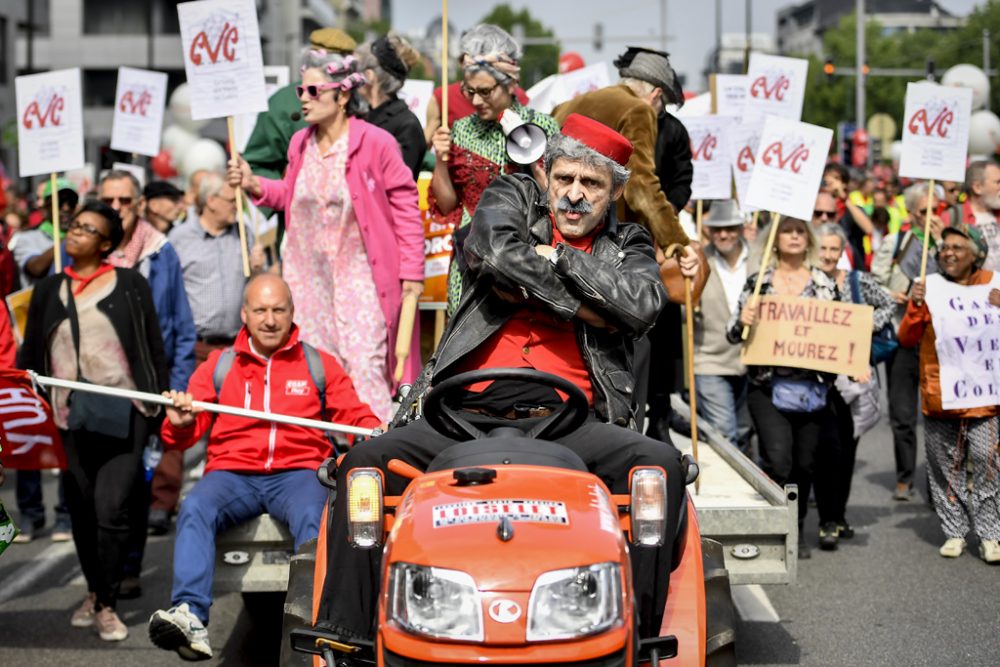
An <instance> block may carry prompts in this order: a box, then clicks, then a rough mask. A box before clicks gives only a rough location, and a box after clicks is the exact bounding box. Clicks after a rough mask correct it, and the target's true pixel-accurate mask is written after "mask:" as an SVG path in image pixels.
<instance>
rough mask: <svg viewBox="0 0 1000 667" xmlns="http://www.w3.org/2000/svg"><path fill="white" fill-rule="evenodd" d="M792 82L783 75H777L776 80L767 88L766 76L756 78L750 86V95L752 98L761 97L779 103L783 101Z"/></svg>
mask: <svg viewBox="0 0 1000 667" xmlns="http://www.w3.org/2000/svg"><path fill="white" fill-rule="evenodd" d="M791 85H792V82H791V81H789V79H788V77H786V76H785V75H784V74H779V75H778V78H777V79H776V80H775V81H774V82H773V83H772V84H771V85H770V86H769V85H768V83H767V77H766V76H759V77H757V78H756V79H755V80H754V82H753V83H752V84H750V95H752V96H753V97H763V98H764V99H765V100H769V99H771V98H772V97H773V98H774V99H776V100H777V101H779V102H781V101H783V100H784V99H785V92H786V91H787V90H788V89H789V88H790V87H791Z"/></svg>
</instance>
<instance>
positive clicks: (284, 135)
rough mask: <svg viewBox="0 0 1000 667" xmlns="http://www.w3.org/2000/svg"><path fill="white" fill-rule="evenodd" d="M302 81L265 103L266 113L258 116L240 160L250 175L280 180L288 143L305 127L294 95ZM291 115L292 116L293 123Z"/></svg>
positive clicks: (300, 106) (285, 162) (292, 84)
mask: <svg viewBox="0 0 1000 667" xmlns="http://www.w3.org/2000/svg"><path fill="white" fill-rule="evenodd" d="M300 83H301V81H296V82H294V83H291V84H289V85H287V86H285V87H284V88H281V89H279V90H278V91H277V92H275V93H274V94H273V95H271V98H270V99H269V100H268V101H267V113H262V114H260V115H258V116H257V125H256V126H255V127H254V129H253V133H251V134H250V140H249V141H248V142H247V147H246V150H245V151H243V159H245V160H246V161H247V162H248V163H249V164H250V168H251V169H252V170H253V173H255V174H257V175H258V176H263V177H265V178H278V179H280V178H281V177H282V175H283V174H284V173H285V167H286V166H287V165H288V142H289V141H291V140H292V135H293V134H295V133H296V132H298V131H299V130H301V129H302V128H303V127H305V126H306V122H305V121H304V120H302V118H301V114H302V104H301V102H299V98H298V96H296V94H295V86H297V85H299V84H300ZM292 114H295V118H298V120H293V116H292Z"/></svg>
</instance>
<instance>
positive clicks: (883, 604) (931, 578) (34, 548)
mask: <svg viewBox="0 0 1000 667" xmlns="http://www.w3.org/2000/svg"><path fill="white" fill-rule="evenodd" d="M920 458H921V467H920V470H919V473H918V479H920V480H921V482H920V483H919V484H918V488H919V493H918V494H917V496H916V497H915V498H914V500H913V501H912V502H909V503H899V502H894V501H892V500H891V499H890V491H891V488H892V486H893V484H894V483H895V477H894V473H893V461H892V448H891V436H890V434H889V429H888V426H887V425H885V424H884V423H883V424H881V425H879V427H877V428H876V429H875V430H874V431H873V432H871V433H870V434H869V435H868V436H867V437H866V438H864V440H863V441H862V443H861V446H860V448H859V451H858V468H857V473H856V475H855V483H854V491H853V495H852V501H851V505H850V510H849V520H850V521H851V522H852V524H853V525H854V527H855V529H856V530H857V535H856V536H855V538H854V539H853V540H850V541H842V542H841V546H840V549H839V550H838V551H836V552H832V553H831V552H823V551H819V550H818V549H816V548H814V549H813V557H812V558H811V559H810V560H806V561H801V562H800V563H799V571H798V582H797V583H796V584H795V585H792V586H787V587H782V586H770V587H765V588H764V589H763V592H764V593H765V594H766V597H762V596H759V595H754V593H755V591H752V590H742V591H737V592H736V594H735V597H736V601H737V607H738V609H739V610H740V612H741V615H742V616H743V620H741V622H740V625H739V627H738V634H737V647H738V654H739V657H740V663H741V664H747V665H810V666H829V665H900V666H904V665H906V666H909V665H951V664H962V665H976V666H978V665H982V666H984V667H985V666H987V665H995V664H996V663H997V655H1000V634H998V633H997V625H998V612H997V608H996V605H997V600H1000V571H998V570H997V569H996V568H991V567H990V566H988V565H986V564H985V563H983V562H982V561H981V560H980V559H979V558H978V556H977V554H976V552H975V548H976V547H975V544H973V545H970V548H969V549H968V550H967V551H966V553H965V555H964V556H962V557H961V558H959V559H958V560H954V561H951V560H945V559H943V558H941V557H940V556H938V554H937V547H938V546H939V545H940V542H941V540H942V538H941V533H940V529H939V528H938V522H937V519H936V518H935V516H934V515H933V513H932V512H931V511H930V509H929V508H928V506H927V504H926V502H925V495H924V489H923V481H922V480H923V479H924V472H923V470H924V469H923V464H922V460H923V455H922V453H921V457H920ZM54 481H55V480H54V479H51V478H49V479H48V482H47V488H46V492H47V493H46V500H51V499H52V498H53V497H54V491H55V488H54ZM13 491H14V490H13V482H12V480H9V481H8V483H7V484H6V485H5V486H4V487H3V489H2V491H0V497H2V498H3V501H4V503H5V504H6V505H7V506H8V507H10V508H11V509H13V508H14V505H15V503H14V497H13V496H14V492H13ZM810 518H811V522H810V524H809V527H808V529H807V530H808V533H807V534H808V536H809V539H810V541H811V543H812V544H814V545H815V540H816V524H815V510H810ZM171 556H172V539H171V538H169V537H167V538H151V539H150V541H149V545H148V548H147V557H146V563H145V571H144V573H143V582H142V583H143V595H142V597H141V598H139V599H138V600H127V601H123V602H121V604H120V612H121V614H122V619H123V621H124V622H125V623H126V624H127V625H128V626H129V631H130V633H131V634H130V636H129V638H128V639H127V640H126V641H125V642H123V643H122V644H121V645H119V646H109V645H107V644H105V643H103V642H101V641H100V640H99V639H97V637H96V635H94V634H93V632H92V631H90V630H85V629H75V628H71V627H70V625H69V616H70V614H71V613H72V611H73V609H74V608H75V607H76V605H77V604H79V602H80V600H81V599H82V597H83V595H84V593H85V590H84V585H83V578H82V576H81V575H80V570H79V567H78V566H77V563H76V557H75V554H74V552H73V547H72V544H71V543H64V544H52V543H51V542H50V541H49V540H48V539H47V538H44V539H40V540H37V541H35V542H33V543H31V544H28V545H16V546H14V547H12V548H11V549H9V550H8V551H7V552H6V553H5V554H4V555H3V556H2V557H0V664H3V665H31V666H32V667H45V666H47V665H60V666H73V665H88V666H90V665H100V664H109V665H110V664H114V665H115V666H116V667H130V666H132V665H135V666H139V665H143V666H154V665H177V664H179V663H180V660H179V658H178V657H177V656H176V655H174V654H172V653H165V652H163V651H160V650H158V649H156V648H154V647H153V646H151V645H150V644H149V642H148V640H147V637H146V620H147V619H148V618H149V615H150V613H152V611H153V610H155V609H156V608H158V607H161V606H166V605H167V604H168V603H169V597H170V584H169V579H170V569H171ZM768 600H769V601H770V602H769V603H768ZM769 604H770V605H772V606H773V610H772V609H771V608H769ZM254 607H255V608H257V609H258V614H257V615H255V616H251V614H250V613H249V612H248V611H247V610H246V608H245V607H244V604H243V600H242V598H241V596H240V595H239V594H234V593H230V594H226V595H222V596H220V597H219V598H218V599H216V601H215V605H214V606H213V608H212V623H211V626H210V634H211V639H212V645H213V649H214V650H215V653H216V659H217V661H218V662H219V663H220V664H224V665H271V664H276V663H277V654H278V653H277V652H278V646H279V642H280V641H282V638H281V637H280V612H281V604H280V600H270V601H264V602H263V604H259V605H254ZM775 613H776V616H774V615H772V614H775ZM778 619H780V620H778Z"/></svg>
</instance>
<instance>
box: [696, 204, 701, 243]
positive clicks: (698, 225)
mask: <svg viewBox="0 0 1000 667" xmlns="http://www.w3.org/2000/svg"><path fill="white" fill-rule="evenodd" d="M701 202H702V200H701V199H699V200H698V203H696V204H695V229H696V230H697V236H698V243H701V239H702V235H701V234H702V231H703V227H702V220H703V212H702V204H701Z"/></svg>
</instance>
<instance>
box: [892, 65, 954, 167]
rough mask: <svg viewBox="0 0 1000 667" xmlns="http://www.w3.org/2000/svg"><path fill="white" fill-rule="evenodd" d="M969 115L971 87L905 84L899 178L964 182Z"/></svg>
mask: <svg viewBox="0 0 1000 667" xmlns="http://www.w3.org/2000/svg"><path fill="white" fill-rule="evenodd" d="M971 115H972V89H971V88H955V87H952V86H939V85H937V84H936V83H930V82H921V83H908V84H906V111H905V112H904V114H903V152H902V154H901V155H900V158H899V175H900V176H903V177H905V178H936V179H938V180H941V181H964V180H965V159H966V156H967V154H968V149H969V117H970V116H971Z"/></svg>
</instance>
